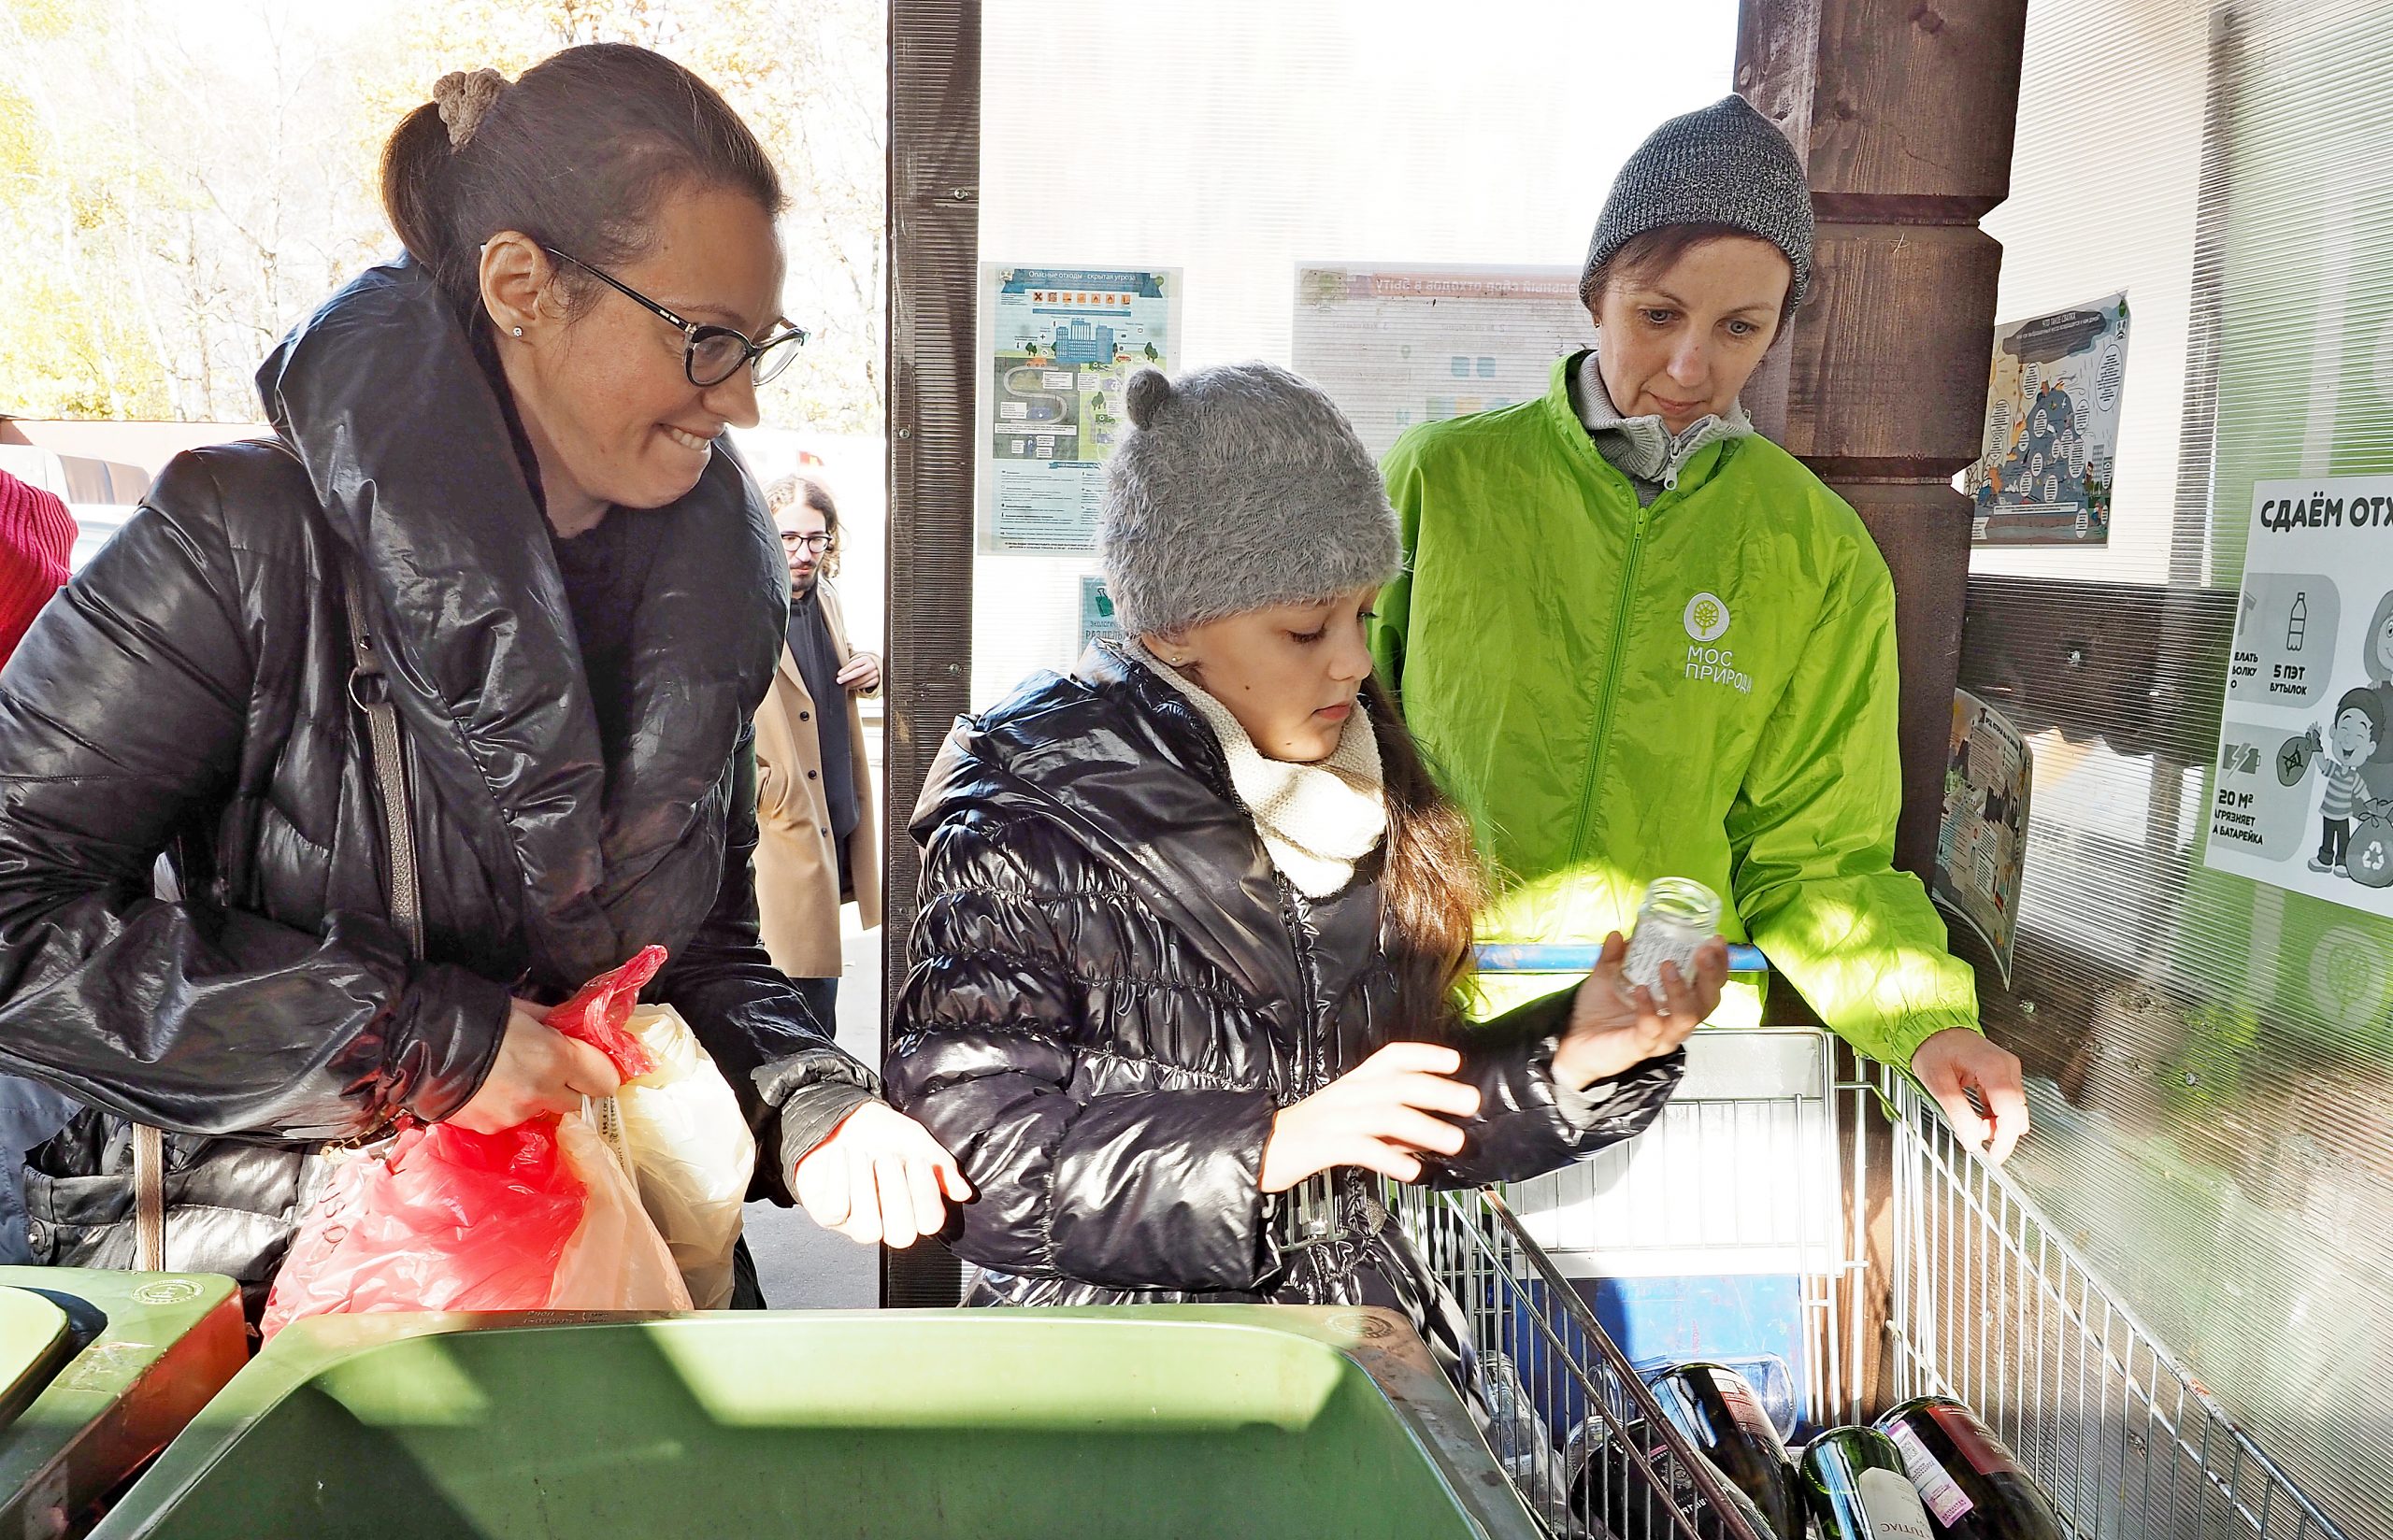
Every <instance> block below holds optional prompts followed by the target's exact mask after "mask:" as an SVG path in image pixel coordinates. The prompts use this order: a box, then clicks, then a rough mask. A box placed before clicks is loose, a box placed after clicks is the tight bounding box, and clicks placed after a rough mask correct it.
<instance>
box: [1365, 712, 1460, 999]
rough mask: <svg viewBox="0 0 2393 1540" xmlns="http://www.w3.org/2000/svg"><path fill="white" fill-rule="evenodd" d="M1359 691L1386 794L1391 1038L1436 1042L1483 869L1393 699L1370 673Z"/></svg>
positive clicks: (1384, 900)
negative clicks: (1393, 983) (1393, 1006)
mask: <svg viewBox="0 0 2393 1540" xmlns="http://www.w3.org/2000/svg"><path fill="white" fill-rule="evenodd" d="M1363 694H1364V699H1365V701H1366V703H1367V706H1368V710H1369V711H1370V714H1371V725H1372V727H1373V728H1374V729H1375V730H1376V731H1377V733H1378V734H1379V745H1380V775H1381V780H1382V783H1383V787H1384V791H1385V795H1386V797H1387V854H1386V859H1385V861H1384V862H1383V864H1382V866H1381V870H1380V930H1381V934H1382V936H1383V940H1384V943H1385V945H1386V948H1387V952H1388V960H1389V962H1391V963H1392V964H1393V965H1394V967H1395V969H1396V975H1397V1023H1396V1024H1397V1034H1398V1035H1399V1036H1402V1037H1407V1038H1415V1039H1420V1040H1424V1041H1428V1042H1441V1041H1443V1040H1445V1039H1446V1038H1448V1037H1449V1036H1451V1035H1452V1034H1453V1022H1454V993H1455V991H1457V990H1459V989H1460V988H1461V987H1462V985H1463V983H1464V982H1465V981H1466V980H1467V979H1468V978H1469V977H1470V973H1471V966H1472V961H1473V953H1472V950H1471V937H1472V933H1471V926H1472V921H1473V920H1474V919H1475V918H1476V917H1477V915H1478V914H1479V912H1480V910H1481V909H1482V908H1483V906H1484V905H1485V903H1486V899H1487V888H1488V882H1487V871H1486V868H1485V866H1484V865H1483V863H1482V862H1481V860H1480V855H1479V848H1478V844H1477V842H1476V841H1475V840H1474V839H1473V838H1472V837H1471V829H1470V820H1469V817H1468V816H1467V815H1466V814H1465V813H1464V812H1463V810H1462V809H1461V807H1459V806H1456V805H1455V803H1454V799H1453V798H1451V797H1449V796H1447V795H1446V793H1445V791H1444V789H1443V788H1441V787H1440V786H1439V784H1438V781H1437V777H1435V776H1433V775H1431V774H1430V771H1429V765H1428V763H1427V762H1426V760H1424V759H1423V758H1422V755H1421V749H1420V746H1419V745H1418V744H1416V743H1414V742H1413V741H1412V734H1411V731H1410V730H1408V729H1407V728H1406V727H1405V725H1404V716H1403V713H1402V712H1400V711H1399V710H1397V705H1396V698H1395V696H1394V695H1392V694H1391V693H1389V692H1388V689H1387V687H1386V686H1385V685H1383V684H1382V683H1381V682H1380V679H1379V677H1378V676H1377V675H1373V676H1372V677H1371V678H1370V680H1369V681H1368V683H1367V684H1366V685H1365V686H1364V687H1363Z"/></svg>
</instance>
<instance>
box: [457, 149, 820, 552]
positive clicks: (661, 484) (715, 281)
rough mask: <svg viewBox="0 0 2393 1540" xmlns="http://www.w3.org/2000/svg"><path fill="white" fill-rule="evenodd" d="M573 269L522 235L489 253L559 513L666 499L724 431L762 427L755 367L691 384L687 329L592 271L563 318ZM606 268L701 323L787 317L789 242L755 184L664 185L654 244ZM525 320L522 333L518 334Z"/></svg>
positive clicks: (534, 437)
mask: <svg viewBox="0 0 2393 1540" xmlns="http://www.w3.org/2000/svg"><path fill="white" fill-rule="evenodd" d="M576 254H578V253H576ZM567 267H568V264H563V263H558V262H555V261H554V260H553V259H552V258H550V257H549V256H548V255H547V254H546V253H545V252H543V251H541V250H539V248H538V246H537V243H535V242H533V241H531V240H530V239H529V238H528V237H526V236H523V235H516V234H507V235H499V236H497V237H494V239H493V240H492V242H491V243H490V245H489V246H488V247H486V248H485V249H484V254H483V263H482V290H483V298H484V302H485V305H486V306H487V307H488V308H489V310H490V313H491V317H492V320H493V321H495V322H496V323H497V326H498V348H499V358H500V361H501V362H502V364H503V365H504V366H505V369H506V374H507V380H508V384H509V387H510V388H511V389H512V390H513V392H514V394H515V403H516V407H517V409H518V411H519V412H520V413H521V414H522V416H523V429H524V434H525V435H526V436H527V437H528V438H530V439H531V441H532V447H533V450H534V453H535V455H536V457H537V459H538V461H539V465H540V479H541V483H542V490H543V491H544V492H546V493H547V496H548V501H549V508H550V515H551V518H552V519H556V518H558V517H559V516H560V513H561V511H562V509H564V508H572V507H592V506H595V507H597V508H604V507H605V506H608V505H610V504H611V505H618V506H623V507H633V508H653V507H662V506H665V505H666V504H668V503H671V502H674V501H677V500H678V499H680V498H681V497H682V496H683V495H684V494H686V493H687V492H689V491H690V489H691V488H693V487H695V486H696V485H697V484H698V477H699V476H700V474H701V473H703V472H704V471H705V470H706V467H707V461H708V459H709V457H710V456H711V455H712V454H713V452H714V448H713V447H714V442H715V440H716V438H718V437H719V436H720V435H722V433H723V431H724V428H726V427H741V428H745V427H752V426H753V425H754V424H755V422H756V420H757V416H756V386H755V379H754V377H753V375H752V372H751V371H750V370H749V369H747V368H744V367H743V368H740V369H737V370H735V371H733V373H732V375H731V378H728V379H726V380H724V382H723V383H721V384H720V385H715V386H711V387H709V388H708V389H705V390H701V389H699V388H698V387H697V386H695V385H693V384H691V383H690V378H689V375H688V373H687V371H686V370H685V369H684V368H683V365H682V356H683V344H684V341H685V338H684V336H683V334H682V333H681V331H680V330H679V329H678V328H676V327H675V326H674V325H673V324H672V323H671V322H669V321H666V320H665V319H664V318H663V317H661V316H658V315H657V314H656V313H655V312H653V311H652V310H650V309H648V308H646V307H643V306H641V305H639V304H638V303H637V302H635V301H634V300H632V299H631V298H630V297H628V296H627V295H624V294H622V293H619V292H616V291H615V290H613V289H610V288H608V287H607V286H605V285H604V284H601V283H599V282H598V280H596V279H595V278H589V277H588V276H587V275H583V274H575V275H574V276H575V278H578V279H579V280H580V284H581V285H582V286H585V287H586V288H587V289H589V290H590V291H591V293H590V294H589V296H588V297H587V298H586V300H585V303H584V304H583V306H582V307H581V309H580V312H579V313H577V314H574V315H572V316H571V317H567V316H566V312H565V307H564V303H563V301H564V292H563V291H562V290H561V289H560V288H559V287H558V274H559V272H560V270H561V269H566V268H567ZM608 276H609V278H615V279H616V280H617V281H619V282H621V283H623V284H625V285H626V286H628V287H630V288H633V289H636V290H638V291H639V292H641V293H642V294H645V295H646V296H648V297H649V298H650V299H652V300H654V301H655V302H656V303H657V304H659V305H662V306H664V307H666V309H668V310H671V311H672V312H673V313H674V314H676V315H678V316H681V318H682V319H684V320H686V321H695V322H696V323H698V324H700V325H707V324H713V325H718V326H729V327H733V328H735V329H737V330H738V331H741V332H744V333H746V334H747V335H749V336H750V337H752V338H755V337H762V336H765V335H767V334H768V333H770V332H772V331H775V330H778V329H779V327H780V325H781V276H782V262H781V240H780V237H779V236H778V235H775V234H774V231H773V221H772V219H771V217H770V216H769V215H767V213H766V212H765V210H764V208H763V207H760V206H759V205H758V204H757V202H756V200H755V199H753V198H752V197H749V196H748V195H747V194H745V193H741V192H729V191H726V190H724V189H721V188H705V189H692V190H689V191H685V192H679V193H674V194H670V195H668V196H667V197H666V200H665V203H664V206H663V207H662V208H661V209H660V210H659V216H658V221H657V231H656V238H655V243H654V245H653V246H652V249H651V250H649V251H648V253H647V254H646V255H644V256H642V257H641V258H639V259H638V261H636V262H630V263H625V264H623V265H622V266H621V267H619V268H612V269H609V270H608ZM516 326H521V327H523V332H524V335H523V336H522V337H521V338H518V337H515V336H513V335H510V331H511V328H513V327H516Z"/></svg>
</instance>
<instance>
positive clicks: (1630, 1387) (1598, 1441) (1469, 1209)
mask: <svg viewBox="0 0 2393 1540" xmlns="http://www.w3.org/2000/svg"><path fill="white" fill-rule="evenodd" d="M1387 1205H1388V1210H1389V1213H1390V1215H1391V1217H1392V1218H1393V1219H1394V1220H1395V1222H1396V1223H1397V1225H1399V1226H1400V1227H1401V1228H1402V1230H1403V1232H1404V1233H1405V1234H1406V1236H1407V1237H1408V1238H1409V1239H1410V1240H1411V1242H1412V1245H1413V1246H1414V1248H1416V1249H1418V1250H1419V1252H1420V1253H1421V1255H1422V1257H1423V1258H1424V1259H1425V1260H1426V1262H1428V1264H1429V1267H1430V1269H1431V1271H1432V1272H1434V1273H1435V1274H1436V1276H1438V1278H1439V1280H1440V1282H1441V1283H1443V1284H1444V1285H1445V1287H1446V1289H1447V1290H1448V1291H1449V1292H1450V1293H1452V1294H1453V1296H1454V1300H1455V1302H1456V1303H1457V1304H1458V1305H1460V1306H1461V1307H1462V1311H1463V1314H1464V1315H1465V1316H1466V1317H1467V1318H1468V1319H1469V1331H1470V1338H1471V1345H1472V1347H1474V1349H1475V1350H1476V1351H1477V1353H1478V1355H1479V1364H1480V1370H1481V1377H1482V1379H1483V1381H1484V1383H1485V1385H1486V1388H1487V1393H1488V1398H1489V1403H1490V1405H1489V1407H1488V1411H1489V1428H1488V1442H1489V1445H1490V1447H1492V1448H1493V1449H1494V1450H1495V1453H1496V1456H1497V1460H1498V1462H1500V1463H1501V1464H1502V1465H1503V1467H1504V1471H1505V1474H1506V1475H1507V1476H1510V1477H1511V1478H1512V1484H1513V1486H1514V1487H1515V1488H1516V1489H1517V1490H1519V1492H1520V1494H1521V1498H1522V1500H1523V1501H1524V1502H1525V1503H1526V1504H1528V1507H1529V1511H1530V1512H1532V1513H1534V1514H1536V1515H1537V1516H1538V1517H1539V1519H1540V1520H1541V1521H1542V1522H1543V1523H1544V1524H1545V1525H1546V1527H1547V1529H1548V1530H1549V1531H1551V1532H1552V1533H1555V1534H1556V1535H1564V1536H1589V1537H1591V1540H1600V1537H1606V1536H1616V1537H1618V1540H1664V1537H1682V1536H1683V1537H1685V1540H1762V1537H1761V1536H1758V1535H1757V1534H1756V1533H1755V1530H1754V1529H1753V1527H1752V1526H1751V1525H1750V1524H1749V1523H1748V1522H1747V1520H1746V1519H1745V1518H1744V1517H1743V1516H1742V1515H1741V1513H1740V1512H1739V1511H1738V1510H1737V1507H1736V1505H1735V1502H1734V1499H1733V1498H1732V1497H1731V1495H1730V1493H1729V1491H1728V1487H1727V1481H1726V1480H1725V1478H1723V1477H1722V1476H1720V1475H1719V1473H1718V1471H1717V1470H1716V1469H1714V1468H1713V1467H1712V1465H1711V1464H1710V1463H1709V1462H1706V1461H1705V1460H1704V1459H1703V1457H1702V1456H1700V1455H1699V1454H1698V1453H1696V1452H1695V1451H1694V1450H1693V1449H1692V1448H1691V1447H1689V1446H1688V1445H1687V1443H1686V1441H1685V1439H1684V1437H1683V1436H1682V1435H1681V1434H1680V1433H1678V1431H1677V1430H1676V1429H1675V1428H1673V1427H1671V1425H1670V1424H1669V1421H1668V1420H1667V1419H1664V1417H1663V1415H1662V1412H1661V1409H1660V1407H1659V1406H1658V1405H1656V1404H1655V1400H1654V1397H1653V1394H1652V1392H1650V1391H1649V1390H1646V1388H1645V1386H1644V1384H1643V1383H1642V1382H1641V1380H1640V1379H1639V1378H1638V1376H1637V1372H1636V1370H1635V1369H1634V1368H1632V1367H1631V1366H1630V1364H1629V1362H1628V1360H1627V1359H1626V1357H1625V1356H1624V1355H1623V1354H1622V1353H1621V1350H1620V1348H1619V1347H1617V1346H1615V1345H1614V1344H1613V1343H1612V1339H1611V1338H1610V1337H1608V1336H1606V1335H1605V1333H1604V1330H1603V1328H1602V1326H1601V1325H1600V1324H1599V1323H1598V1321H1597V1319H1596V1317H1595V1313H1594V1312H1593V1311H1592V1310H1590V1309H1589V1308H1588V1306H1587V1305H1586V1302H1585V1301H1583V1299H1581V1298H1580V1296H1579V1294H1578V1291H1577V1290H1574V1289H1572V1288H1571V1286H1570V1283H1569V1279H1567V1278H1565V1277H1564V1276H1562V1275H1561V1274H1560V1273H1559V1272H1557V1271H1556V1270H1555V1266H1554V1263H1553V1262H1551V1261H1550V1260H1549V1259H1548V1258H1547V1257H1546V1256H1545V1254H1544V1253H1543V1252H1542V1251H1541V1250H1540V1249H1539V1248H1538V1245H1537V1243H1536V1242H1535V1241H1534V1240H1532V1239H1530V1238H1529V1235H1528V1233H1527V1232H1526V1230H1524V1229H1523V1228H1522V1225H1521V1222H1520V1220H1519V1219H1517V1218H1516V1217H1515V1216H1514V1215H1513V1213H1512V1209H1511V1208H1510V1207H1508V1206H1507V1205H1505V1203H1504V1200H1503V1198H1502V1197H1501V1196H1499V1195H1498V1194H1497V1192H1496V1191H1493V1190H1480V1191H1467V1192H1432V1191H1423V1190H1421V1189H1418V1188H1411V1187H1403V1186H1398V1185H1395V1184H1390V1186H1389V1188H1388V1192H1387ZM1546 1408H1554V1409H1556V1410H1557V1411H1558V1412H1559V1416H1560V1418H1561V1419H1564V1425H1563V1426H1562V1427H1559V1428H1557V1427H1555V1425H1554V1424H1553V1422H1551V1421H1549V1420H1548V1419H1549V1415H1550V1414H1549V1413H1548V1412H1547V1411H1546V1410H1544V1409H1546Z"/></svg>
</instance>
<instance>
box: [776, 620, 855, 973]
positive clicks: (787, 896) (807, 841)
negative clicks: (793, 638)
mask: <svg viewBox="0 0 2393 1540" xmlns="http://www.w3.org/2000/svg"><path fill="white" fill-rule="evenodd" d="M815 592H817V593H819V594H821V595H822V600H823V618H824V620H827V621H829V622H830V626H831V646H832V649H834V650H835V651H836V652H837V653H838V657H839V662H840V663H841V665H842V666H844V665H845V664H846V663H847V661H848V659H849V658H850V657H851V656H852V655H853V654H852V653H851V651H850V649H849V647H848V629H847V625H846V622H845V621H844V620H842V619H841V617H840V614H839V601H838V596H837V595H835V594H834V593H833V592H831V590H830V587H829V585H827V584H824V585H820V586H818V587H817V589H816V590H815ZM835 709H838V710H843V711H845V712H847V714H848V737H849V741H850V742H851V744H853V748H854V753H853V760H854V762H855V763H854V773H855V780H856V801H857V804H858V805H859V806H861V807H862V809H863V812H864V817H863V818H862V819H861V820H858V821H857V823H856V829H855V833H854V834H850V835H849V836H848V875H849V877H850V878H851V880H852V881H853V883H854V885H855V891H854V892H853V895H851V896H853V898H854V900H855V903H856V906H857V908H858V910H859V911H860V912H861V913H862V916H863V920H864V923H865V924H866V925H867V926H868V927H869V926H873V925H878V924H880V923H881V841H880V837H879V834H878V833H877V831H876V830H875V828H874V821H875V820H874V818H873V799H872V771H871V769H870V767H869V766H868V765H867V763H866V759H865V750H864V721H863V717H862V714H861V713H860V712H858V711H857V709H856V702H855V697H854V696H853V695H850V696H849V697H848V698H847V699H846V700H844V701H841V702H839V703H838V706H837V707H836V708H835ZM822 774H823V745H822V739H821V738H820V737H819V736H818V735H817V734H816V733H815V730H814V697H813V696H812V695H810V694H809V693H808V692H807V689H806V679H805V677H803V676H802V675H800V674H799V673H798V671H797V659H796V658H795V657H794V656H793V655H792V654H791V652H790V649H789V644H788V643H787V642H786V641H784V642H783V643H782V644H781V669H780V672H778V673H776V674H775V675H774V676H773V688H772V692H771V693H770V694H768V695H767V696H766V697H765V704H764V705H763V706H760V707H758V708H757V711H756V907H757V911H758V918H759V920H760V921H761V922H762V926H763V930H764V934H765V949H766V950H767V951H768V952H770V953H771V954H772V957H773V965H774V966H775V967H777V968H779V969H781V972H783V973H785V974H788V975H789V976H790V977H793V978H836V977H838V976H839V900H840V896H841V895H840V892H839V862H838V856H837V855H836V854H835V853H834V852H833V850H832V848H831V820H830V810H829V808H828V806H826V805H825V802H824V795H823V781H822Z"/></svg>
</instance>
